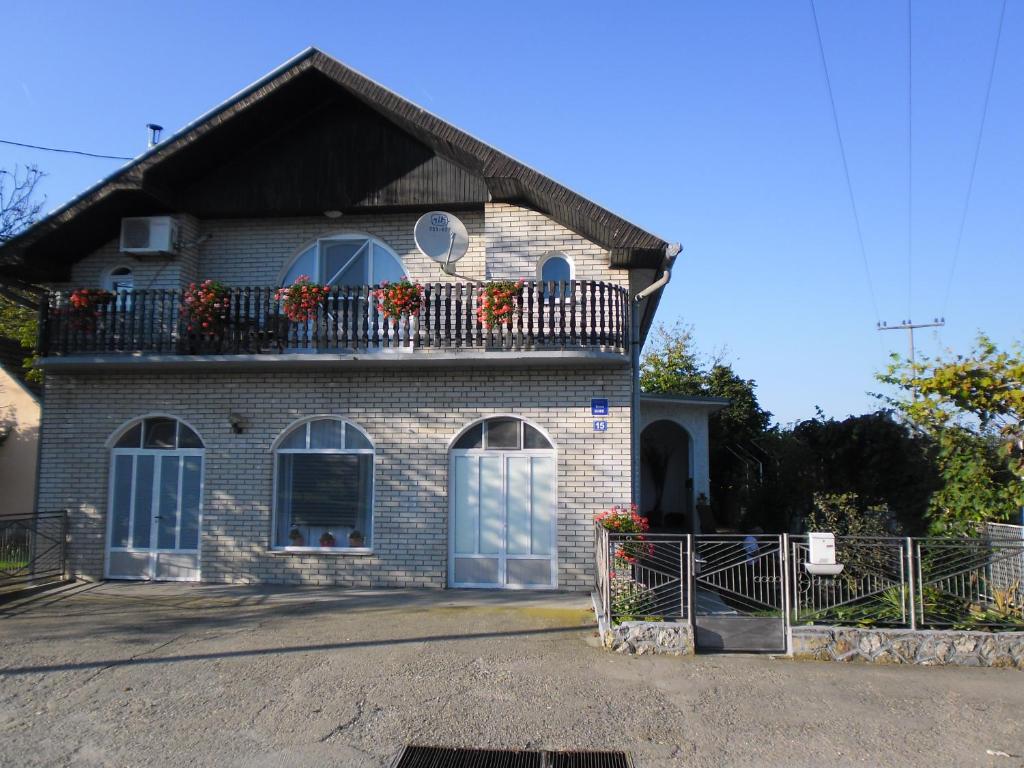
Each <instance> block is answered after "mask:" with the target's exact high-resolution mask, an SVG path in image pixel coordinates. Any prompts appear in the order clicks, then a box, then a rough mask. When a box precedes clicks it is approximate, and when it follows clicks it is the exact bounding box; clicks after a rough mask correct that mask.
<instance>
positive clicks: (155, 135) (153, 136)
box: [146, 123, 164, 149]
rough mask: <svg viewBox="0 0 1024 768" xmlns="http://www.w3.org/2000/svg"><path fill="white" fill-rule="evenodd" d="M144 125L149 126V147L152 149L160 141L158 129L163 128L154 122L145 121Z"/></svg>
mask: <svg viewBox="0 0 1024 768" xmlns="http://www.w3.org/2000/svg"><path fill="white" fill-rule="evenodd" d="M146 127H147V128H149V148H150V149H152V148H153V147H155V146H156V145H157V144H159V143H160V131H162V130H163V129H164V127H163V126H162V125H157V124H156V123H146Z"/></svg>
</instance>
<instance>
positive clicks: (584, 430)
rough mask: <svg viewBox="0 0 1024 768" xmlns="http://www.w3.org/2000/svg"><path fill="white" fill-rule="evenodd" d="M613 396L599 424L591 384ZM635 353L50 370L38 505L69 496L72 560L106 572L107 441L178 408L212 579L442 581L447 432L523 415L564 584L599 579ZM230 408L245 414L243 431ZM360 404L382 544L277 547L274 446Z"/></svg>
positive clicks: (620, 483) (88, 573) (350, 414)
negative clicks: (551, 501)
mask: <svg viewBox="0 0 1024 768" xmlns="http://www.w3.org/2000/svg"><path fill="white" fill-rule="evenodd" d="M592 397H606V398H608V399H609V402H610V405H611V415H610V416H609V418H608V421H609V428H608V431H607V432H603V433H596V432H594V431H593V422H592V416H591V414H590V399H591V398H592ZM629 398H630V378H629V371H628V368H625V367H619V368H614V369H607V370H594V369H589V370H579V369H543V370H540V369H525V370H495V371H491V372H488V371H485V370H479V369H478V370H443V371H426V372H424V371H420V372H412V371H410V372H403V373H391V372H380V371H377V372H373V371H360V372H344V371H340V370H339V371H332V372H330V373H315V374H312V373H303V372H293V373H278V372H273V373H266V372H258V373H247V372H235V373H230V374H219V373H207V372H201V373H196V374H192V375H182V374H174V375H168V374H164V373H160V372H149V373H133V374H131V375H130V376H129V375H127V374H125V373H124V372H117V373H108V374H98V373H95V374H90V375H83V376H71V375H59V376H57V375H51V376H48V377H47V382H46V409H45V412H44V416H43V424H44V426H43V432H42V435H43V438H42V439H43V458H42V466H41V470H40V482H41V486H40V491H41V493H40V508H41V509H63V508H67V509H69V510H70V511H71V514H70V529H71V544H70V562H71V567H72V570H73V572H74V575H77V576H83V577H87V578H101V577H102V575H103V562H104V553H105V544H106V516H107V504H108V498H107V495H108V490H107V489H108V481H109V472H110V451H109V448H108V447H107V446H108V441H109V439H110V438H111V436H112V435H113V434H114V433H115V432H116V431H117V430H118V429H119V428H120V427H121V426H122V425H124V424H125V423H126V422H128V421H130V420H132V419H134V418H137V417H139V416H143V415H145V414H150V413H154V412H158V413H165V414H169V415H172V416H176V417H179V418H181V419H183V420H185V421H186V422H188V423H189V424H190V425H191V426H192V427H194V428H195V429H196V430H197V432H198V433H199V435H200V437H201V438H202V439H203V441H204V442H205V445H206V455H205V460H204V461H205V466H204V484H203V520H202V534H201V544H200V546H201V555H200V557H201V569H202V578H203V580H204V581H215V582H279V583H303V584H339V585H347V586H363V587H370V586H422V587H443V586H445V584H446V580H447V551H448V550H447V542H448V493H447V484H448V445H449V442H450V441H451V440H452V439H453V438H454V437H455V436H456V435H457V434H458V433H459V432H461V431H462V429H463V428H464V427H466V426H467V425H468V424H470V423H471V422H473V421H475V420H477V419H480V418H484V417H487V416H493V415H497V414H508V413H511V414H515V415H517V416H520V417H522V418H524V419H526V420H528V421H530V422H531V423H534V424H536V425H538V426H539V427H541V428H542V429H544V430H545V431H546V432H548V434H550V435H551V437H552V439H553V440H554V443H555V448H556V449H557V451H558V538H557V541H558V587H559V588H560V589H568V590H579V591H586V590H589V589H590V588H591V587H592V584H593V567H594V554H593V525H592V520H593V515H594V514H595V513H596V512H598V511H600V510H601V509H604V508H606V507H608V506H610V505H612V504H615V503H628V501H629V492H630V489H629ZM229 413H238V414H241V415H242V416H243V417H244V418H245V420H246V422H247V427H246V428H245V431H244V432H243V433H242V434H235V433H234V432H233V431H232V429H231V425H230V423H229V419H228V415H229ZM317 414H331V415H335V416H340V417H343V418H345V419H349V420H351V421H352V422H354V423H355V424H357V425H358V426H359V427H360V428H362V429H363V430H364V431H365V432H366V434H367V435H368V436H369V437H370V439H371V440H372V441H373V443H374V445H375V448H376V467H375V499H376V502H375V507H374V524H373V527H374V531H373V546H374V554H373V555H370V556H357V555H343V554H294V553H276V552H271V551H270V537H271V533H272V531H271V527H272V526H271V508H272V480H273V454H272V453H271V445H272V444H273V442H274V440H275V439H276V438H277V437H278V436H279V435H280V434H281V432H282V431H283V430H285V429H287V428H288V426H289V425H290V424H292V423H293V422H295V421H296V420H298V419H300V418H303V417H306V416H313V415H317Z"/></svg>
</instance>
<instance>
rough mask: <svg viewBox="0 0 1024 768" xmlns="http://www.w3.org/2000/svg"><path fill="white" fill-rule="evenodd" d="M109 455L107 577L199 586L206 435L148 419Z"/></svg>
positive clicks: (167, 419) (127, 431)
mask: <svg viewBox="0 0 1024 768" xmlns="http://www.w3.org/2000/svg"><path fill="white" fill-rule="evenodd" d="M110 453H111V456H110V507H109V513H108V515H107V563H106V571H107V572H106V577H107V578H109V579H154V580H161V581H199V533H200V527H201V524H202V520H201V518H202V495H203V490H202V489H203V453H204V445H203V441H202V440H201V439H200V437H199V435H197V434H196V432H195V430H193V429H192V428H191V427H190V426H188V425H187V424H185V423H184V422H183V421H180V420H179V419H176V418H174V417H172V416H147V417H146V418H142V419H137V420H135V421H132V422H129V423H128V424H127V425H125V426H124V427H122V429H120V430H119V431H118V433H117V435H116V438H115V439H114V441H113V445H112V446H111V452H110Z"/></svg>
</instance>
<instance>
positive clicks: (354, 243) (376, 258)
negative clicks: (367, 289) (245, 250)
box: [281, 234, 408, 285]
mask: <svg viewBox="0 0 1024 768" xmlns="http://www.w3.org/2000/svg"><path fill="white" fill-rule="evenodd" d="M407 274H408V272H407V271H406V269H405V267H404V266H403V265H402V262H401V260H400V259H399V258H398V256H397V255H396V254H395V252H394V251H392V250H391V249H390V248H388V246H387V245H385V244H384V242H383V241H382V240H379V239H378V238H376V237H371V236H369V235H360V234H343V235H335V236H332V237H325V238H321V239H320V240H317V241H316V242H315V243H313V245H311V246H309V247H308V248H306V249H305V250H304V251H302V253H300V254H299V255H298V256H296V257H295V259H294V261H292V263H291V266H290V267H289V268H288V270H287V271H286V272H285V274H284V277H283V278H282V280H281V285H291V284H292V283H294V282H295V280H296V279H297V278H298V277H299V275H309V276H310V277H311V278H313V280H314V282H317V283H325V284H328V285H379V284H380V283H382V282H384V281H387V282H389V283H390V282H394V281H396V280H400V279H401V278H402V277H403V276H405V275H407Z"/></svg>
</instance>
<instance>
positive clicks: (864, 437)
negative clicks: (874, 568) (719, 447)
mask: <svg viewBox="0 0 1024 768" xmlns="http://www.w3.org/2000/svg"><path fill="white" fill-rule="evenodd" d="M762 445H763V446H764V448H765V450H766V451H767V452H768V453H769V454H771V456H772V461H771V462H769V463H768V471H766V473H765V474H766V478H765V482H764V484H763V485H762V487H761V488H760V490H759V493H758V495H757V498H756V502H755V504H754V507H755V509H756V510H758V513H759V514H760V515H761V516H762V517H763V518H764V519H765V521H766V522H765V524H763V527H765V528H769V527H771V526H775V527H782V528H784V529H787V530H797V529H798V528H800V527H805V528H806V527H810V526H812V525H820V520H818V518H817V517H816V515H817V514H818V513H819V512H820V510H821V509H822V504H821V503H820V499H823V498H827V499H836V498H841V499H842V500H843V503H842V504H840V505H838V506H835V507H834V509H835V512H834V515H835V516H836V517H843V516H844V515H846V513H847V511H850V516H851V518H852V517H853V516H857V517H865V516H867V517H870V518H872V519H878V517H879V513H878V511H879V510H885V513H886V526H887V528H886V530H888V531H889V532H896V531H899V532H902V533H905V534H918V533H921V532H922V531H923V530H924V528H925V518H926V514H927V511H928V500H929V498H930V497H931V495H932V493H933V492H934V491H935V490H936V489H937V488H938V487H939V486H940V482H939V478H938V472H937V471H936V468H935V464H934V453H935V449H934V444H933V442H932V440H931V439H930V438H928V437H927V436H926V435H922V434H920V433H917V432H915V431H913V430H911V429H910V428H909V427H908V426H907V425H906V424H904V423H901V422H900V421H898V420H897V419H896V418H894V416H893V415H892V413H891V412H889V411H878V412H876V413H866V414H862V415H858V416H848V417H847V418H845V419H842V420H839V419H830V418H826V417H825V415H824V414H823V413H821V411H820V410H819V412H818V415H817V416H816V417H815V418H813V419H807V420H805V421H801V422H799V423H797V424H795V425H793V426H791V427H788V428H785V429H778V430H776V431H775V432H774V433H773V434H771V435H768V436H766V438H765V439H764V440H763V441H762ZM816 520H817V521H818V522H815V521H816ZM849 522H850V523H851V525H852V519H851V521H849ZM843 525H844V526H846V524H845V523H844V524H843ZM827 530H832V529H827Z"/></svg>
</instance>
